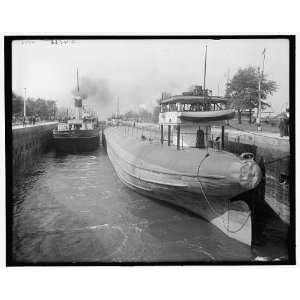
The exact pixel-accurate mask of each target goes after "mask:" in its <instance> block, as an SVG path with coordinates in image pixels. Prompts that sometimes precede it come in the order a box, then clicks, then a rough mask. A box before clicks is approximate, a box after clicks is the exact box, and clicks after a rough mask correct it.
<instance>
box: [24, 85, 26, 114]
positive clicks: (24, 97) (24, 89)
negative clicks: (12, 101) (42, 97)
mask: <svg viewBox="0 0 300 300" xmlns="http://www.w3.org/2000/svg"><path fill="white" fill-rule="evenodd" d="M24 91H25V96H24V118H26V88H24Z"/></svg>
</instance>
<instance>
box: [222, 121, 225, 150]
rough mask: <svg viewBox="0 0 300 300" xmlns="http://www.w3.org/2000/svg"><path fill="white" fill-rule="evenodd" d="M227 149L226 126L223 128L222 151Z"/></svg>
mask: <svg viewBox="0 0 300 300" xmlns="http://www.w3.org/2000/svg"><path fill="white" fill-rule="evenodd" d="M224 148H225V126H222V150H224Z"/></svg>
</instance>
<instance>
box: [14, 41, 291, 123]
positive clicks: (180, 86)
mask: <svg viewBox="0 0 300 300" xmlns="http://www.w3.org/2000/svg"><path fill="white" fill-rule="evenodd" d="M205 45H207V46H208V53H207V78H206V87H207V88H209V89H212V90H213V94H215V95H217V94H218V84H219V87H220V88H219V91H220V95H223V93H224V85H225V82H226V80H227V76H228V75H227V74H228V72H229V74H230V77H232V76H233V75H234V73H235V72H236V71H237V70H238V68H239V67H247V66H249V65H252V66H261V65H262V51H263V49H264V48H266V60H265V74H266V75H267V76H268V78H269V79H272V80H275V81H276V82H277V83H278V84H279V89H278V91H277V92H276V93H275V94H274V96H272V97H269V99H268V102H269V103H270V104H271V105H272V108H273V110H274V111H275V112H280V111H281V108H282V107H283V106H284V104H285V103H286V102H288V101H289V98H288V97H289V66H288V64H289V44H288V40H284V39H279V40H255V39H253V40H242V39H241V40H97V41H96V40H90V41H89V40H75V41H69V42H68V43H61V42H58V44H54V43H52V42H51V41H24V42H22V41H16V42H14V43H13V65H12V67H13V73H12V75H13V76H12V77H13V78H12V85H13V91H15V92H17V93H18V94H21V95H24V88H25V87H26V89H27V96H28V97H34V98H37V97H41V98H46V99H53V100H56V101H57V104H58V105H59V106H66V107H68V106H73V98H72V89H74V87H75V85H76V68H77V67H78V69H79V77H80V79H81V80H80V81H82V83H81V84H84V79H85V80H86V81H87V80H90V81H91V85H92V86H93V85H94V86H97V87H99V89H100V92H99V93H98V92H94V93H93V94H92V95H91V96H90V97H89V99H87V102H88V103H89V105H90V106H91V107H94V108H95V109H96V110H97V111H98V113H99V115H100V117H101V116H102V118H106V117H107V116H108V115H109V114H111V113H112V112H113V111H116V106H117V100H116V99H117V97H119V99H120V100H119V102H120V111H121V113H124V112H126V111H128V110H137V109H138V108H139V107H145V108H147V109H150V110H152V108H153V106H154V105H155V103H156V99H158V98H159V97H160V95H161V93H162V92H163V91H165V92H169V93H172V94H178V93H181V92H183V91H185V90H187V89H188V88H189V87H190V86H192V85H195V84H201V85H202V84H203V72H204V54H205ZM101 89H105V93H101ZM100 98H102V99H100ZM103 98H106V99H103Z"/></svg>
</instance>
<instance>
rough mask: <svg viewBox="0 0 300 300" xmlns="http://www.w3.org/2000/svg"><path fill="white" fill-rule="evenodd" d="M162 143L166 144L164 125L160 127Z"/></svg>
mask: <svg viewBox="0 0 300 300" xmlns="http://www.w3.org/2000/svg"><path fill="white" fill-rule="evenodd" d="M160 143H161V144H163V143H164V125H160Z"/></svg>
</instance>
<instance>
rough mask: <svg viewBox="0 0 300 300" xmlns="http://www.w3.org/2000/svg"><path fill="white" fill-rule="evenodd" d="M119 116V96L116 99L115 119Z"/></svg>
mask: <svg viewBox="0 0 300 300" xmlns="http://www.w3.org/2000/svg"><path fill="white" fill-rule="evenodd" d="M119 114H120V111H119V96H118V97H117V118H119Z"/></svg>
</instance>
